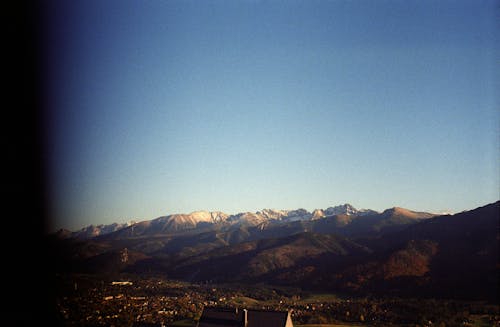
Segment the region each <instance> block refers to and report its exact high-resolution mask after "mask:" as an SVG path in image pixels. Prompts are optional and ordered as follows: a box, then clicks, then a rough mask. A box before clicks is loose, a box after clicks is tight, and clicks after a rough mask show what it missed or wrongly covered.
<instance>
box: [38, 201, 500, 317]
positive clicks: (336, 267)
mask: <svg viewBox="0 0 500 327" xmlns="http://www.w3.org/2000/svg"><path fill="white" fill-rule="evenodd" d="M343 208H344V210H343V211H342V212H337V214H335V215H333V216H322V217H321V218H318V217H317V216H318V215H317V214H316V215H312V214H311V215H308V214H307V213H306V212H304V211H300V210H295V211H283V212H285V213H287V214H289V213H290V212H293V214H292V215H291V216H286V214H282V215H281V216H280V215H278V214H274V215H271V214H270V211H265V210H263V211H262V212H265V215H267V216H266V217H264V216H263V215H262V213H255V214H239V215H236V216H228V215H222V214H220V213H217V214H216V215H214V214H205V213H203V214H200V213H197V214H195V217H198V218H197V219H199V220H200V221H199V222H197V223H196V224H195V225H192V224H191V223H189V224H187V225H182V226H183V227H181V226H180V225H178V226H177V227H176V228H175V229H174V230H172V229H171V228H170V227H172V224H173V223H172V221H177V222H178V219H179V217H181V218H182V221H184V222H186V221H187V222H193V221H195V220H196V219H194V218H193V217H188V216H189V215H188V216H186V215H174V216H168V218H161V219H160V218H158V219H156V220H152V221H146V222H139V223H136V224H133V225H131V226H125V227H123V228H120V229H118V230H115V231H112V232H109V233H104V234H103V233H99V235H97V236H94V237H90V238H82V237H81V234H80V235H79V236H78V235H77V236H76V237H68V236H65V237H61V235H60V234H53V235H50V236H49V238H48V243H49V248H48V249H49V251H50V253H51V254H52V255H51V257H50V258H51V260H52V261H51V262H49V266H50V267H52V271H53V276H55V277H54V280H53V284H54V285H56V286H57V294H55V301H56V304H57V310H56V312H55V313H54V314H55V315H56V316H57V317H58V319H60V320H61V321H62V322H64V324H63V325H89V326H91V325H113V324H114V325H127V324H134V325H141V324H142V325H144V326H147V325H148V324H149V325H160V324H167V325H168V324H172V323H175V322H176V321H184V323H186V324H187V325H189V324H191V325H193V326H194V322H195V321H196V320H197V319H198V318H199V316H200V314H201V311H202V309H203V307H205V306H223V307H240V308H243V307H244V308H256V309H268V310H292V312H293V315H292V317H293V321H294V324H295V325H304V324H306V325H307V324H309V325H310V324H361V325H370V326H374V325H378V326H386V325H396V326H410V325H411V326H415V325H419V326H428V325H429V326H430V325H431V324H436V323H443V324H444V325H445V326H454V325H474V324H476V322H477V325H478V326H479V325H481V321H483V322H484V321H487V324H489V325H495V324H497V325H498V324H499V317H500V312H499V307H498V303H499V299H498V294H497V290H498V278H497V277H498V272H499V271H498V240H499V229H498V217H499V212H500V202H496V203H492V204H489V205H486V206H483V207H480V208H476V209H473V210H470V211H465V212H461V213H458V214H455V215H444V216H439V215H433V214H429V213H422V212H414V211H410V210H407V209H402V208H392V209H388V210H385V211H384V212H382V213H374V211H362V212H361V213H360V214H356V211H355V209H354V208H352V207H350V206H347V205H345V206H344V207H343ZM325 211H326V210H325ZM367 212H368V213H367ZM298 213H300V214H298ZM365 213H367V214H365ZM186 217H187V218H186ZM200 217H201V218H200ZM213 217H216V219H212V218H213ZM231 217H233V218H231ZM234 217H239V218H234ZM242 217H243V218H242ZM256 217H257V218H256ZM287 217H288V218H287ZM290 217H294V218H293V219H290ZM297 217H300V218H297ZM241 218H242V219H241ZM193 219H194V220H193ZM210 219H212V220H210ZM228 220H232V221H230V222H228ZM134 226H135V227H134ZM151 226H154V228H153V227H151ZM165 226H167V227H165ZM66 235H67V234H66ZM186 321H187V322H186ZM189 321H190V322H189Z"/></svg>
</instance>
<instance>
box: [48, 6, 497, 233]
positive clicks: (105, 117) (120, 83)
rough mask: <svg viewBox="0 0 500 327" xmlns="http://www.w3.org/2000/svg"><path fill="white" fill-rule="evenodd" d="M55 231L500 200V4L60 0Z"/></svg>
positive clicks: (53, 64)
mask: <svg viewBox="0 0 500 327" xmlns="http://www.w3.org/2000/svg"><path fill="white" fill-rule="evenodd" d="M42 7H43V8H44V11H45V13H46V17H47V20H46V22H45V24H42V25H43V26H41V28H42V30H44V31H45V32H44V33H45V36H44V38H43V42H44V47H45V48H44V49H45V57H43V60H44V62H45V65H46V66H45V67H46V73H45V85H46V91H45V92H46V97H47V101H48V102H47V105H48V108H49V110H48V112H47V113H46V117H47V123H46V124H45V125H46V128H47V131H48V134H47V136H48V144H49V148H48V150H47V160H48V163H49V168H50V172H49V175H48V176H49V177H50V182H51V187H52V188H51V189H52V192H51V194H50V199H51V206H52V214H53V217H54V220H53V225H54V229H55V228H60V227H64V228H69V229H77V228H81V227H83V226H85V225H89V224H99V223H110V222H115V221H116V222H124V221H127V220H130V219H135V220H147V219H153V218H156V217H158V216H161V215H167V214H172V213H188V212H192V211H195V210H221V211H225V212H227V213H237V212H242V211H255V210H259V209H262V208H276V209H296V208H299V207H302V208H305V209H308V210H313V209H315V208H326V207H328V206H332V205H337V204H341V203H345V202H348V203H351V204H353V205H354V206H356V207H361V208H371V209H375V210H383V209H386V208H388V207H393V206H402V207H406V208H409V209H415V210H427V211H443V210H449V211H452V212H456V211H461V210H465V209H472V208H475V207H477V206H480V205H484V204H487V203H490V202H494V201H496V200H498V199H499V198H500V194H499V192H500V191H499V187H500V176H499V175H500V170H499V169H500V168H499V162H500V152H499V151H500V144H499V141H500V112H499V110H500V109H499V108H500V106H499V105H500V101H499V100H500V98H499V92H498V89H499V86H500V78H499V76H500V69H499V58H500V51H499V49H500V45H499V41H500V36H499V34H500V29H499V26H498V23H497V22H498V21H499V17H500V5H499V2H495V1H477V0H474V1H406V0H405V1H371V0H370V1H362V0H361V1H122V0H120V1H101V0H96V1H48V2H45V3H44V4H43V5H42Z"/></svg>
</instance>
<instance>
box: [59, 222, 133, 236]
mask: <svg viewBox="0 0 500 327" xmlns="http://www.w3.org/2000/svg"><path fill="white" fill-rule="evenodd" d="M133 224H135V221H130V222H127V223H121V224H119V223H112V224H109V225H103V224H101V225H97V226H94V225H90V226H87V227H84V228H82V229H80V230H78V231H76V232H72V233H71V234H69V235H68V237H72V238H79V239H88V238H92V237H96V236H99V235H106V234H109V233H113V232H116V231H118V230H120V229H123V228H126V227H128V226H131V225H133Z"/></svg>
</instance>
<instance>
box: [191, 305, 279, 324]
mask: <svg viewBox="0 0 500 327" xmlns="http://www.w3.org/2000/svg"><path fill="white" fill-rule="evenodd" d="M287 317H288V312H286V311H265V310H248V313H247V321H248V324H247V327H279V326H280V327H284V326H285V324H286V320H287ZM219 326H221V327H222V326H228V327H229V326H235V327H236V326H237V327H241V326H244V322H243V309H239V310H238V309H221V308H209V307H207V308H205V309H203V313H202V315H201V318H200V322H199V324H198V327H219Z"/></svg>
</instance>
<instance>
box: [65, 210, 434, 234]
mask: <svg viewBox="0 0 500 327" xmlns="http://www.w3.org/2000/svg"><path fill="white" fill-rule="evenodd" d="M394 210H403V209H400V208H394ZM378 214H379V213H378V212H377V211H375V210H370V209H361V210H358V209H356V208H354V207H353V206H352V205H350V204H347V203H346V204H343V205H338V206H335V207H329V208H327V209H316V210H314V211H313V212H309V211H307V210H305V209H296V210H275V209H263V210H261V211H257V212H243V213H238V214H234V215H229V214H226V213H224V212H220V211H216V212H208V211H195V212H192V213H190V214H173V215H168V216H162V217H158V218H156V219H152V220H147V221H142V222H138V223H136V222H134V221H132V222H129V223H121V224H120V223H113V224H110V225H97V226H94V225H90V226H87V227H84V228H82V229H81V230H78V231H74V232H72V231H69V230H65V229H61V230H59V231H57V232H56V235H57V236H58V237H60V238H78V239H90V238H93V237H97V236H103V235H106V234H110V233H114V237H132V236H146V235H149V236H152V235H158V234H176V233H182V232H186V231H191V232H193V231H203V230H207V229H222V230H227V229H231V228H235V227H236V228H238V227H241V226H247V227H254V226H259V227H260V228H261V229H264V228H267V227H269V226H274V225H280V224H283V223H289V222H295V221H313V220H320V219H323V218H331V217H334V216H337V217H338V218H337V220H338V219H340V220H343V221H344V222H343V223H340V222H339V223H338V224H339V225H342V224H344V225H345V224H348V222H350V221H351V220H352V218H353V217H361V216H377V215H378ZM405 215H406V216H408V217H410V218H414V219H423V218H430V217H432V216H433V215H432V214H429V213H424V212H411V211H407V212H406V213H405ZM118 231H120V232H119V233H115V232H118Z"/></svg>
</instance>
